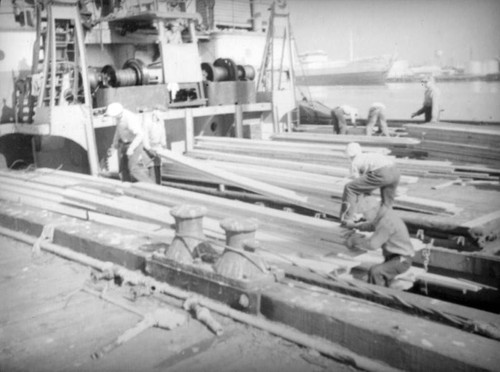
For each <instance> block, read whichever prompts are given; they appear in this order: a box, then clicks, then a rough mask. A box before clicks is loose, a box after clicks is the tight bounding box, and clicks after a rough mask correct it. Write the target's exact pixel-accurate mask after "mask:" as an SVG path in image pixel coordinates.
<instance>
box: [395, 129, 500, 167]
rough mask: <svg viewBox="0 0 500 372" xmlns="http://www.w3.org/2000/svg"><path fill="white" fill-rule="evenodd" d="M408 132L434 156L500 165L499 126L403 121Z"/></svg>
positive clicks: (420, 147) (428, 153)
mask: <svg viewBox="0 0 500 372" xmlns="http://www.w3.org/2000/svg"><path fill="white" fill-rule="evenodd" d="M404 127H405V128H406V130H407V132H408V136H410V137H413V138H415V139H419V140H420V141H421V142H420V144H419V145H418V148H419V149H420V150H422V151H424V152H425V153H427V155H428V156H429V158H433V159H446V160H450V161H452V162H462V163H463V162H465V163H477V164H486V165H489V166H493V167H500V148H499V147H498V144H499V143H500V126H499V125H466V124H453V123H430V124H406V125H405V126H404Z"/></svg>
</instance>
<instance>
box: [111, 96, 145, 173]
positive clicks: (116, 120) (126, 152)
mask: <svg viewBox="0 0 500 372" xmlns="http://www.w3.org/2000/svg"><path fill="white" fill-rule="evenodd" d="M106 115H107V116H109V117H111V119H112V120H113V124H115V125H116V129H115V135H114V137H113V144H112V145H111V148H110V149H109V152H110V153H112V152H114V151H116V150H118V159H119V172H120V176H121V179H122V181H128V182H137V181H141V182H148V183H152V182H153V181H152V180H151V179H150V178H149V176H148V173H147V170H146V168H145V166H144V161H143V160H144V159H143V143H142V141H143V138H144V132H143V130H142V123H141V119H140V117H139V116H138V115H137V114H135V113H133V112H132V111H129V110H126V109H124V108H123V106H122V105H121V104H120V103H118V102H115V103H111V104H110V105H109V106H108V107H107V109H106Z"/></svg>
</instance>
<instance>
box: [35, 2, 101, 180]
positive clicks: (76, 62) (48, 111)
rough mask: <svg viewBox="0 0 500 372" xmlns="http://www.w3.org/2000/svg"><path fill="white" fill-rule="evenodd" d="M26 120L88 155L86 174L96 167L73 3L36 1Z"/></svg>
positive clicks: (79, 23)
mask: <svg viewBox="0 0 500 372" xmlns="http://www.w3.org/2000/svg"><path fill="white" fill-rule="evenodd" d="M36 6H37V9H36V10H37V38H36V41H35V47H34V51H33V61H32V71H33V74H32V76H31V82H30V95H31V98H30V102H29V103H30V111H29V118H28V120H29V121H30V122H32V123H33V124H34V125H35V126H36V125H44V126H49V128H50V134H51V135H53V136H60V137H63V138H67V139H69V140H72V141H74V142H76V143H77V144H79V145H80V146H82V147H83V148H84V149H85V150H86V151H87V154H88V161H89V166H90V172H91V173H92V174H97V173H98V171H99V163H98V159H97V149H96V142H95V133H94V128H93V123H92V97H91V93H90V85H89V84H88V82H89V79H88V72H87V66H86V65H87V64H86V56H85V45H84V31H83V26H82V18H81V16H80V10H79V8H78V1H77V0H75V1H68V0H66V1H62V0H61V1H57V0H54V1H51V2H47V3H45V4H44V5H43V8H42V5H41V4H39V3H37V5H36Z"/></svg>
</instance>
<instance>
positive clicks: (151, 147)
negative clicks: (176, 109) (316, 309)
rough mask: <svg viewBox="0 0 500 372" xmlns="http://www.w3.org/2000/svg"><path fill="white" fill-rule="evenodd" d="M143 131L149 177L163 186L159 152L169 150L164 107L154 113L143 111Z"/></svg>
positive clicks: (156, 109) (154, 110) (157, 108)
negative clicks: (162, 113) (163, 116)
mask: <svg viewBox="0 0 500 372" xmlns="http://www.w3.org/2000/svg"><path fill="white" fill-rule="evenodd" d="M142 111H143V113H142V129H143V131H144V139H143V145H144V153H145V158H146V159H145V161H146V167H147V169H148V173H149V177H150V178H151V179H152V180H153V181H154V182H155V183H156V184H158V185H160V184H161V157H160V156H159V155H158V150H166V149H167V135H166V133H165V123H164V121H163V118H162V116H161V112H162V111H165V109H164V108H163V107H160V106H156V107H155V108H154V109H153V110H152V111H150V110H148V109H143V110H142Z"/></svg>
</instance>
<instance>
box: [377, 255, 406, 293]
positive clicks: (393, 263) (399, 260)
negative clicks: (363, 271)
mask: <svg viewBox="0 0 500 372" xmlns="http://www.w3.org/2000/svg"><path fill="white" fill-rule="evenodd" d="M410 267H411V258H409V257H404V256H400V255H397V254H395V255H391V256H388V257H386V259H385V261H384V263H381V264H379V265H374V266H372V267H370V269H369V270H368V283H371V284H377V285H381V286H386V287H388V286H389V284H390V283H391V281H392V279H394V278H395V277H396V276H397V275H399V274H402V273H404V272H406V271H408V270H409V269H410Z"/></svg>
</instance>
